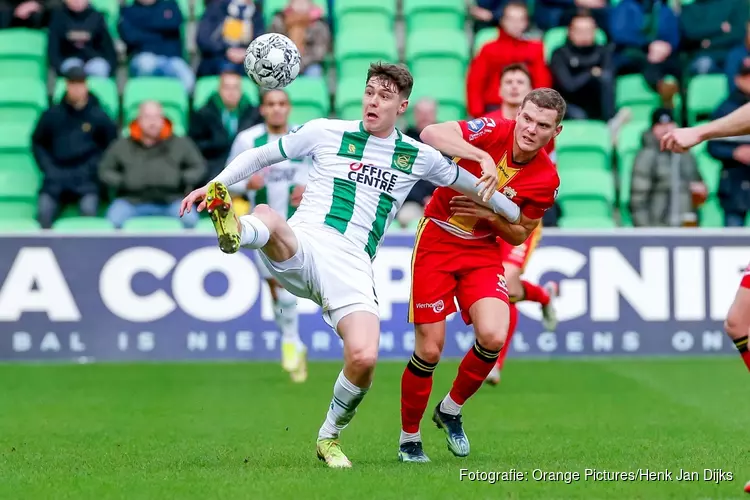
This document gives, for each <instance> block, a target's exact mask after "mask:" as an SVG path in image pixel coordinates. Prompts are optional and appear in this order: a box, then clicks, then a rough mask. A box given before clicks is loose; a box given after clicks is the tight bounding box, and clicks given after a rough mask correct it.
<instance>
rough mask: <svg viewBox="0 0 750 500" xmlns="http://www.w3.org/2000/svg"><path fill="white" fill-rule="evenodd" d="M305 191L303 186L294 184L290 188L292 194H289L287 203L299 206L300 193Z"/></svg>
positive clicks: (300, 200)
mask: <svg viewBox="0 0 750 500" xmlns="http://www.w3.org/2000/svg"><path fill="white" fill-rule="evenodd" d="M304 193H305V186H294V189H292V194H291V195H289V203H290V204H291V205H292V206H293V207H294V208H297V207H299V204H300V203H302V195H303V194H304Z"/></svg>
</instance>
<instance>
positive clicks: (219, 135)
mask: <svg viewBox="0 0 750 500" xmlns="http://www.w3.org/2000/svg"><path fill="white" fill-rule="evenodd" d="M259 122H260V115H259V114H258V109H257V108H256V107H255V106H253V105H252V103H251V102H250V100H249V99H248V98H247V97H246V96H244V95H243V94H242V77H240V75H238V74H237V73H229V72H225V73H222V74H221V78H220V80H219V90H218V92H216V93H215V94H214V95H212V96H211V98H210V99H209V100H208V102H207V103H206V105H205V106H203V107H202V108H201V109H200V110H198V111H196V112H195V114H194V115H193V119H192V120H191V121H190V137H191V138H192V139H193V141H194V142H195V145H196V146H198V149H199V150H200V152H201V153H202V154H203V157H204V158H205V159H206V163H207V165H208V176H207V178H206V179H205V180H206V181H208V180H210V179H213V178H214V177H216V175H217V174H218V173H219V172H221V171H222V169H223V168H224V166H225V165H226V161H227V156H228V155H229V151H230V148H231V147H232V142H233V141H234V138H235V137H236V136H237V134H238V133H239V132H241V131H242V130H245V129H247V128H250V127H251V126H253V125H255V124H256V123H259Z"/></svg>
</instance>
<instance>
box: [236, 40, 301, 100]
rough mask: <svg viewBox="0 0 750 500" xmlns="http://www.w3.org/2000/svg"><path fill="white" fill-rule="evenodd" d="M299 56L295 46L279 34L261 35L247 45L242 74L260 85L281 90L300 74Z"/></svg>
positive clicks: (263, 87)
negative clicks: (245, 74)
mask: <svg viewBox="0 0 750 500" xmlns="http://www.w3.org/2000/svg"><path fill="white" fill-rule="evenodd" d="M299 64H300V55H299V50H297V46H296V45H294V42H292V41H291V40H290V39H289V38H287V37H285V36H284V35H282V34H279V33H266V34H265V35H261V36H259V37H258V38H256V39H255V40H253V41H252V42H250V45H248V47H247V52H245V73H247V76H249V77H250V78H251V79H252V80H253V81H254V82H255V83H256V84H257V85H258V86H259V87H260V88H262V89H266V90H272V89H282V88H284V87H286V86H287V85H289V84H290V83H292V82H293V81H294V79H295V78H297V75H298V74H299Z"/></svg>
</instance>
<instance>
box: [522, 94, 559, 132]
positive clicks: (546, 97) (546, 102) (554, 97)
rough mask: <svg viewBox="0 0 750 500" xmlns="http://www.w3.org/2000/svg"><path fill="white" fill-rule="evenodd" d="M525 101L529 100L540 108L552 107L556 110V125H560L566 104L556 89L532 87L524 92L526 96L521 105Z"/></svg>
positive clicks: (524, 103) (523, 104)
mask: <svg viewBox="0 0 750 500" xmlns="http://www.w3.org/2000/svg"><path fill="white" fill-rule="evenodd" d="M527 102H530V103H532V104H534V105H536V106H537V107H539V108H542V109H554V110H555V111H557V124H558V125H560V122H561V121H562V120H563V117H565V110H566V108H567V105H566V104H565V99H563V98H562V96H561V95H560V93H559V92H558V91H557V90H554V89H548V88H544V87H543V88H539V89H534V90H532V91H531V92H529V93H528V94H526V97H524V98H523V102H522V103H521V107H522V108H523V107H524V106H525V105H526V103H527Z"/></svg>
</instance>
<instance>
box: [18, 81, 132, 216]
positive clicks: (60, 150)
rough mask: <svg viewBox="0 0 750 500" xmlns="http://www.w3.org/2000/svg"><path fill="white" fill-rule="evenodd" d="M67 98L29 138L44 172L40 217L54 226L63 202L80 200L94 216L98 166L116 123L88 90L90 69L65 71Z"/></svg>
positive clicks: (43, 117)
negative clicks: (85, 70)
mask: <svg viewBox="0 0 750 500" xmlns="http://www.w3.org/2000/svg"><path fill="white" fill-rule="evenodd" d="M65 80H66V84H65V86H66V89H65V97H64V98H63V99H62V100H61V101H60V103H59V104H56V105H54V106H51V107H50V108H49V109H47V110H46V111H45V112H44V113H43V114H42V115H41V117H40V118H39V121H38V122H37V125H36V128H35V129H34V133H33V135H32V138H31V144H32V151H33V153H34V158H35V159H36V162H37V165H38V166H39V170H40V171H41V172H42V176H43V180H42V187H41V189H40V192H39V200H38V219H39V224H40V225H41V226H42V227H43V228H45V229H46V228H50V227H52V224H53V222H54V220H55V218H56V217H57V215H58V214H59V212H60V208H61V206H62V205H63V204H65V203H68V202H75V201H77V202H78V207H79V210H80V213H81V215H86V216H94V215H96V212H97V207H98V204H99V184H98V182H97V166H98V164H99V159H100V158H101V157H102V155H103V154H104V151H105V150H106V149H107V147H108V146H109V144H110V143H111V142H112V141H114V140H115V139H116V138H117V126H116V125H115V123H114V122H113V121H112V120H111V119H110V118H109V116H107V114H106V113H105V112H104V110H103V109H102V107H101V106H100V105H99V101H98V100H97V98H96V96H94V95H93V94H89V90H88V86H87V85H86V73H85V72H84V70H83V68H80V67H73V68H72V69H70V70H68V72H67V73H65Z"/></svg>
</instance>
